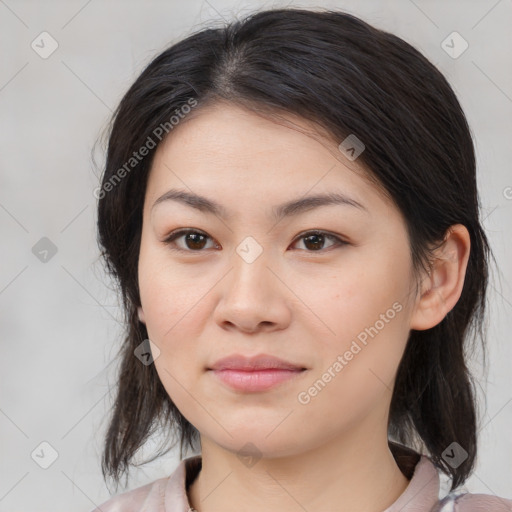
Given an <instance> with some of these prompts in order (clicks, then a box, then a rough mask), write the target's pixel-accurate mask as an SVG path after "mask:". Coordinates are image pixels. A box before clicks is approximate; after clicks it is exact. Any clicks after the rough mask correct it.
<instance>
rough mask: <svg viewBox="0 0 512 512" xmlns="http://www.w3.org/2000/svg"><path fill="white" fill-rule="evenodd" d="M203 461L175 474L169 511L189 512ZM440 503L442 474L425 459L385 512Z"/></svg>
mask: <svg viewBox="0 0 512 512" xmlns="http://www.w3.org/2000/svg"><path fill="white" fill-rule="evenodd" d="M201 464H202V457H201V455H195V456H193V457H189V458H187V459H183V460H182V461H181V462H180V463H179V465H178V467H177V468H176V469H175V470H174V472H173V473H172V474H171V476H170V477H169V479H168V481H167V485H166V487H165V510H166V511H167V510H169V511H171V510H172V511H173V512H189V511H190V509H191V506H190V504H189V501H188V496H187V487H188V485H189V484H190V482H192V481H193V480H194V479H195V478H196V476H197V475H198V474H199V471H200V470H201ZM438 501H439V473H438V471H437V469H436V468H435V466H434V464H433V463H432V461H431V460H430V459H429V458H428V457H427V456H426V455H421V457H420V459H419V462H418V463H417V464H416V466H415V468H414V473H413V475H412V478H411V479H410V480H409V485H408V486H407V487H406V489H405V491H404V492H403V493H402V494H401V495H400V496H399V497H398V499H397V500H396V501H395V502H394V503H393V504H392V505H391V506H389V507H388V508H387V509H386V510H383V511H382V512H399V511H400V512H425V511H429V510H431V509H432V507H433V506H434V505H436V504H437V503H438Z"/></svg>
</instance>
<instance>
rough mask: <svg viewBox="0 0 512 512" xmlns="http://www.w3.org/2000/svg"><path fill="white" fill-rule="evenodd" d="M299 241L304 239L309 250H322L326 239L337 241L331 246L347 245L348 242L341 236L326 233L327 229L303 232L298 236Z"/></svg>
mask: <svg viewBox="0 0 512 512" xmlns="http://www.w3.org/2000/svg"><path fill="white" fill-rule="evenodd" d="M296 240H297V241H300V240H304V245H305V246H306V247H307V248H308V249H312V250H308V251H307V252H320V251H321V250H322V248H323V247H321V246H323V245H324V243H325V241H326V240H333V241H334V242H335V243H334V244H333V245H331V246H329V247H333V246H336V245H337V246H340V245H347V242H345V241H344V240H342V239H341V238H340V237H338V236H336V235H331V234H330V233H326V232H325V231H319V230H314V231H308V232H306V233H303V234H302V235H300V236H299V237H298V238H296Z"/></svg>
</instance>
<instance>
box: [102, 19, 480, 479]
mask: <svg viewBox="0 0 512 512" xmlns="http://www.w3.org/2000/svg"><path fill="white" fill-rule="evenodd" d="M191 99H193V100H194V101H196V102H197V106H196V107H195V111H196V112H197V111H198V109H200V108H201V107H202V106H204V105H207V104H209V103H212V102H215V101H218V100H223V101H228V102H231V103H233V104H237V105H241V106H243V107H245V108H248V109H252V110H258V112H260V113H261V112H262V111H265V112H267V113H269V115H271V113H272V112H276V113H277V112H287V113H291V114H295V115H298V116H301V118H304V119H307V120H310V121H313V122H315V123H317V124H318V125H319V126H321V127H323V128H325V130H326V131H327V132H328V133H329V134H331V135H332V136H333V138H335V139H336V140H339V141H342V140H344V139H345V138H346V137H347V136H348V135H350V134H354V135H356V136H357V138H358V139H360V140H361V141H363V142H364V144H365V146H366V148H365V151H364V152H363V153H362V154H361V155H360V156H359V159H358V163H361V164H362V165H364V166H365V167H366V168H367V169H368V172H369V174H370V176H372V177H373V178H374V179H375V180H376V181H377V182H378V183H379V184H380V186H381V187H382V189H383V190H384V191H385V192H386V193H387V194H388V195H389V197H391V198H392V200H393V201H394V203H395V204H396V206H397V208H398V209H399V210H400V211H401V212H402V214H403V216H404V218H405V220H406V224H407V230H408V235H409V240H410V247H411V254H412V260H413V264H414V269H415V271H417V272H419V271H420V269H422V268H426V266H427V263H428V261H429V257H430V256H431V252H430V251H431V249H432V248H433V247H435V246H436V244H439V243H440V242H442V241H443V238H444V235H445V233H446V232H447V230H448V228H449V227H450V226H452V225H453V224H457V223H461V224H463V225H464V226H466V228H467V229H468V231H469V234H470V239H471V253H470V257H469V261H468V266H467V272H466V276H465V281H464V287H463V290H462V294H461V297H460V299H459V301H458V302H457V304H456V306H455V307H454V308H453V309H452V310H451V311H450V312H449V313H448V314H447V315H446V317H445V318H444V319H443V320H442V321H441V322H440V323H439V324H438V325H436V326H435V327H433V328H432V329H428V330H425V331H411V333H410V336H409V340H408V343H407V346H406V349H405V353H404V355H403V358H402V360H401V362H400V365H399V367H398V371H397V375H396V382H395V387H394V391H393V396H392V401H391V408H390V416H389V430H388V431H389V435H390V437H391V438H394V439H395V440H397V441H399V442H400V443H403V444H404V445H408V446H410V447H415V448H417V449H418V450H422V451H423V450H424V449H426V450H427V451H428V454H429V455H430V456H431V458H432V460H433V461H434V463H435V464H436V465H437V466H438V467H439V468H440V469H442V470H443V471H444V472H445V473H446V474H448V475H450V476H451V477H452V479H453V481H452V489H454V488H456V487H458V486H459V485H460V484H462V483H463V482H464V481H465V480H466V479H467V477H468V476H469V475H470V473H471V472H472V470H473V467H474V463H475V457H476V453H477V433H476V399H475V396H476V395H475V390H474V383H473V380H472V377H471V375H470V373H469V371H468V368H467V366H466V355H467V354H466V353H465V352H466V351H467V349H468V347H469V344H470V343H472V342H473V341H474V339H476V338H477V337H480V338H481V339H483V319H484V310H485V301H486V299H485V297H486V287H487V279H488V258H489V254H490V249H489V246H488V242H487V239H486V236H485V234H484V231H483V228H482V226H481V224H480V220H479V201H478V194H477V183H476V168H475V155H474V148H473V142H472V137H471V133H470V129H469V127H468V124H467V121H466V117H465V115H464V113H463V111H462V109H461V106H460V104H459V102H458V100H457V98H456V95H455V94H454V92H453V90H452V88H451V87H450V85H449V84H448V82H447V80H446V79H445V77H444V76H443V75H442V73H441V72H439V70H438V69H437V68H436V67H435V66H434V65H433V64H431V63H430V62H429V61H428V60H427V59H426V58H425V57H424V56H423V55H422V54H421V53H420V52H418V51H417V50H416V49H415V48H414V47H413V46H411V45H410V44H408V43H406V42H405V41H403V40H402V39H401V38H399V37H397V36H395V35H392V34H390V33H387V32H385V31H382V30H379V29H377V28H374V27H372V26H371V25H369V24H367V23H366V22H364V21H362V20H360V19H358V18H357V17H355V16H352V15H349V14H346V13H343V12H339V11H328V10H323V11H313V10H304V9H273V10H266V11H261V12H255V13H252V14H251V15H249V16H247V17H246V18H245V19H243V20H238V21H234V22H232V23H230V24H228V25H227V26H224V27H220V28H208V29H204V30H201V31H199V32H196V33H194V34H193V35H190V36H189V37H187V38H185V39H184V40H182V41H180V42H177V43H176V44H173V45H172V46H171V47H169V48H168V49H166V50H165V51H163V52H162V53H161V54H159V55H158V56H157V57H156V58H154V60H153V61H152V62H151V63H150V64H149V65H148V66H147V67H146V68H145V69H144V71H143V72H142V73H141V74H140V76H139V77H138V78H137V79H136V81H135V82H134V83H133V85H132V86H131V87H130V89H129V90H128V92H127V93H126V94H125V95H124V97H123V99H122V101H121V102H120V104H119V106H118V108H117V110H116V112H115V114H114V116H113V122H112V125H111V127H110V135H109V140H108V150H107V159H106V166H105V169H104V173H103V176H102V185H101V189H99V190H100V191H99V194H98V195H97V197H98V198H99V202H98V242H99V245H100V247H101V250H102V256H103V257H104V261H105V263H106V266H107V269H108V271H109V272H110V273H111V274H112V275H113V276H114V277H115V278H116V282H117V283H118V284H119V288H120V294H121V296H122V298H123V305H124V310H125V314H126V339H125V341H124V343H123V346H122V349H121V353H120V376H119V381H118V386H117V396H116V400H115V403H114V407H113V412H112V417H111V418H110V424H109V428H108V432H107V436H106V441H105V447H104V454H103V461H102V469H103V474H104V476H105V478H106V477H107V476H110V477H112V478H113V479H114V480H115V481H116V482H119V477H120V476H121V475H122V474H123V473H127V472H128V469H129V466H130V464H132V463H133V458H134V455H135V454H136V452H137V451H138V450H139V448H140V447H142V446H143V445H144V443H145V441H146V440H147V439H148V438H149V437H150V436H151V435H153V434H154V433H155V432H156V430H157V429H158V428H161V429H162V430H163V432H165V433H167V434H168V435H170V434H171V433H173V434H176V436H177V438H176V439H175V440H174V441H173V444H171V445H169V446H168V447H167V450H166V452H167V451H168V450H169V449H170V448H172V447H173V446H175V444H176V442H177V440H178V439H179V441H180V457H182V456H183V455H182V453H183V448H184V447H185V448H191V449H193V450H195V449H197V441H198V439H199V438H198V432H197V430H196V429H195V428H194V426H193V425H191V424H190V423H189V422H188V421H187V420H186V419H185V418H184V417H183V416H182V414H181V413H180V411H179V410H178V409H177V408H176V406H175V405H174V404H173V402H172V400H171V399H170V398H169V396H168V395H167V393H166V391H165V389H164V388H163V386H162V384H161V382H160V380H159V378H158V375H157V373H156V370H155V368H154V365H148V366H145V365H142V364H140V361H139V360H138V359H137V358H136V357H134V350H135V348H136V347H137V346H138V345H139V344H140V343H141V342H142V341H143V340H145V339H147V338H148V333H147V331H146V327H145V325H144V324H143V323H141V322H140V321H139V320H138V317H137V307H138V306H139V305H140V297H139V289H138V282H137V266H138V257H139V248H140V239H141V229H142V208H143V203H144V196H145V188H146V182H147V177H148V173H149V171H150V168H151V162H152V158H153V155H154V152H155V150H156V147H158V144H159V143H160V140H162V139H163V137H162V138H160V137H157V136H156V133H159V134H161V133H163V132H162V129H160V131H158V130H157V128H158V127H164V128H165V134H167V133H171V136H172V121H170V120H171V118H172V117H173V116H174V117H176V116H178V117H179V116H180V115H181V114H182V113H183V112H184V111H185V110H184V106H185V105H187V104H189V105H190V100H191ZM176 119H177V117H176ZM149 138H151V140H153V141H154V142H156V144H155V147H153V148H151V149H149V151H148V154H147V155H146V156H144V158H141V159H140V161H139V160H137V162H136V164H135V162H133V161H131V160H130V159H132V158H133V154H134V152H136V151H138V150H139V148H141V147H143V146H146V147H149V146H150V144H149V143H148V141H149ZM127 162H131V163H130V165H129V166H127ZM132 163H134V165H131V164H132ZM121 169H124V172H123V171H121ZM452 442H457V443H458V444H459V445H460V446H462V447H463V448H464V450H466V452H467V453H468V457H467V459H466V460H465V461H464V462H463V463H462V464H460V465H459V466H458V467H453V466H452V465H451V464H449V463H448V462H447V461H446V460H445V458H443V452H444V451H445V449H447V448H448V447H449V445H451V443H452ZM166 452H164V453H166ZM162 454H163V453H162V452H159V453H157V454H156V455H155V457H158V456H159V455H162ZM151 460H153V459H151Z"/></svg>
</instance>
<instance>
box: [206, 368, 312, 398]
mask: <svg viewBox="0 0 512 512" xmlns="http://www.w3.org/2000/svg"><path fill="white" fill-rule="evenodd" d="M305 371H306V370H298V369H296V370H248V371H247V370H245V371H244V370H212V373H213V375H215V376H216V377H217V378H219V379H220V380H221V381H222V382H224V383H225V384H227V385H228V386H230V387H231V388H233V389H236V390H238V391H245V392H251V391H253V392H257V391H265V390H267V389H271V388H273V387H275V386H277V385H279V384H281V383H283V382H285V381H287V380H290V379H292V378H294V377H296V376H297V375H301V374H302V373H304V372H305Z"/></svg>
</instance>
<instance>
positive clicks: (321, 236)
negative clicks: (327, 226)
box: [305, 235, 324, 249]
mask: <svg viewBox="0 0 512 512" xmlns="http://www.w3.org/2000/svg"><path fill="white" fill-rule="evenodd" d="M312 238H316V239H317V242H316V244H313V245H314V247H313V248H314V249H318V248H319V247H318V245H320V246H321V245H322V242H323V238H324V237H323V235H309V236H307V237H306V238H305V244H306V247H308V248H310V247H309V246H308V240H311V239H312ZM318 239H319V240H320V243H318Z"/></svg>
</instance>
